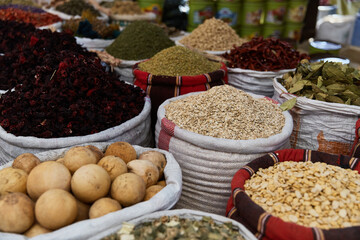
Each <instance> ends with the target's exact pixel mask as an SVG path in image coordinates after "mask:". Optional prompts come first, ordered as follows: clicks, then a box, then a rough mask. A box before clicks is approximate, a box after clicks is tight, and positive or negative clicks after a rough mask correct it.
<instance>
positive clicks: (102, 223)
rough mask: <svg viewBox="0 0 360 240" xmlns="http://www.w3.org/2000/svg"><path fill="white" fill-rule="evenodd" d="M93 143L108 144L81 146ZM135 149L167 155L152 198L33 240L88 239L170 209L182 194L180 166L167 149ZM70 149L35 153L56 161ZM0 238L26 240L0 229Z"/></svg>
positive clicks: (39, 156)
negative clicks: (159, 186)
mask: <svg viewBox="0 0 360 240" xmlns="http://www.w3.org/2000/svg"><path fill="white" fill-rule="evenodd" d="M89 144H91V145H94V146H95V147H98V148H99V149H100V150H102V151H105V149H106V148H107V146H108V145H109V143H86V144H82V145H89ZM133 147H134V148H135V150H136V153H137V155H138V156H139V155H140V154H141V153H143V152H145V151H149V150H156V151H159V152H161V153H163V154H165V157H166V161H167V163H166V167H165V169H164V176H165V180H166V186H165V187H164V188H163V189H162V190H161V191H160V192H159V193H157V194H156V195H155V196H154V197H152V198H151V199H150V200H148V201H143V202H140V203H137V204H135V205H132V206H129V207H125V208H123V209H121V210H119V211H116V212H112V213H109V214H107V215H104V216H102V217H99V218H95V219H87V220H83V221H79V222H75V223H73V224H71V225H68V226H66V227H63V228H60V229H58V230H55V231H53V232H50V233H46V234H41V235H38V236H36V237H34V238H31V239H33V240H58V239H67V240H79V239H89V238H91V237H93V236H94V235H97V234H98V233H100V232H104V231H107V229H114V227H115V228H117V226H119V224H121V223H122V222H125V221H129V220H131V219H134V218H137V217H141V216H144V215H146V214H150V213H152V212H157V211H161V210H168V209H171V208H172V207H173V206H174V205H175V203H176V202H177V201H178V199H179V197H180V194H181V186H182V179H181V169H180V166H179V164H178V163H177V162H176V160H175V159H174V157H173V155H172V154H171V153H169V152H166V151H163V150H160V149H153V148H143V147H140V146H133ZM69 149H70V147H69V148H62V149H57V150H52V151H46V152H42V153H38V154H35V155H36V156H37V157H38V158H39V159H40V161H42V162H43V161H51V160H56V159H58V158H60V157H63V156H64V155H65V152H66V151H67V150H69ZM11 165H12V162H9V163H7V164H6V165H4V166H1V167H0V169H2V168H5V167H10V166H11ZM0 239H1V240H27V239H29V238H27V237H26V236H24V235H21V234H11V233H4V232H0Z"/></svg>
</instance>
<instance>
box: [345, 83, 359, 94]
mask: <svg viewBox="0 0 360 240" xmlns="http://www.w3.org/2000/svg"><path fill="white" fill-rule="evenodd" d="M346 89H348V90H350V91H352V92H353V93H355V94H356V95H359V96H360V88H359V86H356V85H347V86H346Z"/></svg>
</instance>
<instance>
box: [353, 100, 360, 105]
mask: <svg viewBox="0 0 360 240" xmlns="http://www.w3.org/2000/svg"><path fill="white" fill-rule="evenodd" d="M353 105H356V106H360V98H358V99H356V100H355V101H354V102H353Z"/></svg>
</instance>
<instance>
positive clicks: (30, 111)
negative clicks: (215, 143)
mask: <svg viewBox="0 0 360 240" xmlns="http://www.w3.org/2000/svg"><path fill="white" fill-rule="evenodd" d="M18 30H19V29H18ZM9 34H10V33H9ZM75 41H76V40H75V38H74V37H72V36H70V35H67V34H63V33H56V32H55V33H52V32H51V31H48V30H44V31H43V30H35V31H34V32H33V33H32V34H30V35H29V39H25V40H24V42H23V43H22V44H18V45H17V48H16V49H13V50H12V51H8V52H5V56H0V77H3V74H5V73H6V72H7V74H8V75H7V76H6V78H7V77H8V78H11V79H14V81H15V80H16V81H18V82H16V83H15V84H16V85H15V91H7V92H6V93H5V94H3V95H2V96H1V98H0V125H1V126H2V127H3V128H4V129H5V130H6V131H7V132H9V133H12V134H14V135H16V136H35V137H41V138H58V137H68V136H85V135H88V134H92V133H97V132H100V131H103V130H105V129H108V128H111V127H114V126H117V125H120V124H121V123H123V122H125V121H127V120H129V119H132V118H134V117H135V116H137V115H139V113H140V112H141V111H142V109H143V107H144V104H145V103H144V97H145V93H144V92H143V91H142V90H141V89H140V88H138V87H134V86H132V85H128V84H126V83H124V82H121V81H119V79H118V76H116V74H115V73H112V72H106V71H105V68H104V67H103V66H102V64H101V61H100V59H99V58H98V57H96V55H95V54H94V53H90V52H88V51H86V50H85V49H83V48H82V47H81V46H79V45H77V44H76V43H75ZM7 65H8V66H7ZM4 68H6V70H5V71H3V70H2V69H4ZM3 80H6V79H5V78H3V79H1V80H0V82H1V81H3Z"/></svg>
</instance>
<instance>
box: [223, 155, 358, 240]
mask: <svg viewBox="0 0 360 240" xmlns="http://www.w3.org/2000/svg"><path fill="white" fill-rule="evenodd" d="M285 161H295V162H306V161H311V162H324V163H327V164H330V165H335V166H339V167H342V168H345V169H346V168H350V169H352V170H357V171H358V172H359V173H360V164H359V159H358V158H354V157H350V156H344V155H334V154H328V153H324V152H318V151H311V150H303V149H285V150H279V151H276V152H272V153H269V154H267V155H264V156H263V157H260V158H258V159H255V160H253V161H252V162H250V163H249V164H247V165H246V166H244V167H242V168H241V169H240V170H239V171H238V172H237V173H236V174H235V175H234V177H233V180H232V182H231V190H232V194H231V197H230V198H229V201H228V205H227V208H226V215H227V217H229V218H232V219H234V220H236V221H238V222H240V223H242V224H244V225H245V227H247V228H248V229H249V230H250V231H251V232H253V233H254V234H255V235H256V236H257V237H258V239H263V240H270V239H271V240H272V239H276V240H285V239H293V240H325V239H326V240H335V239H359V236H360V226H355V227H347V228H338V229H329V230H324V229H320V228H311V227H304V226H301V225H298V224H295V223H291V222H285V221H283V220H282V219H280V218H279V217H275V216H273V215H271V214H269V213H268V212H266V211H265V210H264V209H263V208H262V207H260V206H259V205H257V204H256V203H255V202H253V201H252V200H251V199H250V197H249V196H248V195H247V194H246V193H245V191H244V190H245V189H244V185H245V182H246V180H248V179H250V178H251V176H252V175H253V174H255V173H256V172H257V171H258V170H259V169H260V168H263V169H264V168H268V167H270V166H273V165H275V164H276V163H278V162H285Z"/></svg>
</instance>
